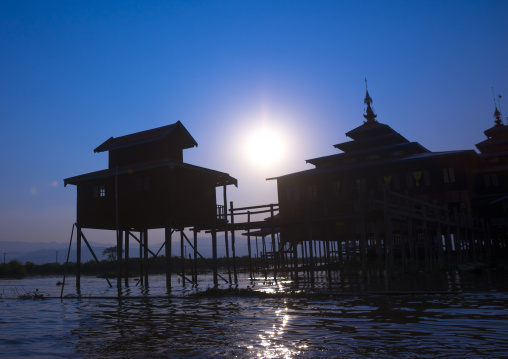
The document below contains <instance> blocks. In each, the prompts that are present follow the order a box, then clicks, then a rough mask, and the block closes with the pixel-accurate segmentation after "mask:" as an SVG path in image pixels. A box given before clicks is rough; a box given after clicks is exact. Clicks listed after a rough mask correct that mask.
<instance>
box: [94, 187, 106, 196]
mask: <svg viewBox="0 0 508 359" xmlns="http://www.w3.org/2000/svg"><path fill="white" fill-rule="evenodd" d="M93 197H94V198H97V197H106V185H105V184H100V185H99V184H96V185H94V186H93Z"/></svg>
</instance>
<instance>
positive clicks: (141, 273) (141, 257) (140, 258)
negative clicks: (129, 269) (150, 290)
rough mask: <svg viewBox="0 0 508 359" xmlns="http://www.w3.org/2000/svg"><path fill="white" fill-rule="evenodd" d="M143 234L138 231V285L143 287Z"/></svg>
mask: <svg viewBox="0 0 508 359" xmlns="http://www.w3.org/2000/svg"><path fill="white" fill-rule="evenodd" d="M144 236H145V234H144V232H143V231H142V230H141V231H139V283H140V284H141V286H144V285H145V276H144V275H143V242H144Z"/></svg>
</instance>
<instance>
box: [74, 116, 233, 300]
mask: <svg viewBox="0 0 508 359" xmlns="http://www.w3.org/2000/svg"><path fill="white" fill-rule="evenodd" d="M195 146H196V147H197V142H196V141H195V140H194V138H192V136H191V135H190V133H189V132H188V131H187V130H186V128H185V127H184V126H183V125H182V123H181V122H180V121H178V122H176V123H174V124H171V125H167V126H163V127H159V128H154V129H151V130H147V131H142V132H137V133H133V134H130V135H126V136H121V137H116V138H115V137H111V138H109V139H108V140H106V141H105V142H104V143H102V144H101V145H100V146H98V147H97V148H96V149H95V150H94V152H105V151H108V153H109V166H108V168H107V169H105V170H101V171H97V172H92V173H86V174H83V175H80V176H75V177H70V178H67V179H65V180H64V184H65V185H67V184H72V185H75V186H76V187H77V220H76V229H77V254H78V255H77V278H76V286H77V287H78V289H79V288H80V262H81V255H80V253H81V243H82V240H84V241H85V243H86V244H87V245H88V241H87V240H86V238H85V237H84V235H83V229H84V228H94V229H102V230H114V231H116V234H117V241H116V245H117V258H118V280H117V285H118V287H120V286H121V276H122V273H123V274H124V275H125V281H126V283H127V277H128V268H126V266H127V263H128V261H127V260H128V258H129V255H130V254H129V248H130V246H129V240H130V239H131V238H134V239H135V240H136V241H138V242H139V245H140V247H139V248H140V258H142V260H140V262H141V263H144V264H145V265H144V266H143V265H142V266H141V267H140V280H141V281H143V280H144V281H145V282H146V283H145V284H148V276H147V266H146V263H147V258H148V256H149V249H148V230H150V229H155V228H164V229H165V244H164V246H165V251H164V252H163V253H164V254H165V257H166V268H167V271H166V278H167V279H166V284H167V288H168V290H170V288H171V256H172V254H171V238H172V234H173V233H174V231H175V230H176V231H179V232H180V234H181V241H182V243H183V241H184V236H185V234H184V232H183V231H184V229H185V228H190V227H191V228H192V229H193V230H194V237H195V238H194V242H192V241H190V240H189V239H187V238H186V236H185V240H187V241H188V242H189V245H190V246H191V247H192V248H193V250H194V253H195V254H194V256H195V257H196V252H197V248H196V246H197V244H196V243H197V242H196V233H197V232H198V231H200V230H209V231H211V234H212V246H213V249H214V254H215V256H214V257H215V259H216V252H217V249H216V247H217V241H216V228H217V227H218V223H221V222H224V221H226V216H225V213H226V212H225V206H226V203H227V202H226V201H227V199H226V198H227V196H226V188H227V186H228V185H235V186H237V180H236V179H235V178H233V177H231V176H230V175H229V174H227V173H223V172H219V171H215V170H211V169H208V168H203V167H198V166H194V165H191V164H188V163H185V162H184V161H183V150H184V149H188V148H192V147H195ZM217 187H222V188H223V193H224V204H223V205H218V204H217V200H216V189H217ZM136 234H138V235H136ZM182 248H183V247H182ZM182 255H183V254H182ZM213 269H214V275H215V278H214V279H215V281H216V278H217V268H213ZM179 274H180V275H181V276H184V273H179ZM184 278H185V277H184ZM191 281H192V280H191Z"/></svg>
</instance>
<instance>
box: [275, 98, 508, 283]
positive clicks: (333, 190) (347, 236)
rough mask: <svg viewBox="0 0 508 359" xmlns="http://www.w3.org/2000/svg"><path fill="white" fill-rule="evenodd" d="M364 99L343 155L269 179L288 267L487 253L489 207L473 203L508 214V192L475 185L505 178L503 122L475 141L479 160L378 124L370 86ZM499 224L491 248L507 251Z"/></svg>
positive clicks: (431, 262)
mask: <svg viewBox="0 0 508 359" xmlns="http://www.w3.org/2000/svg"><path fill="white" fill-rule="evenodd" d="M364 103H365V106H366V113H365V115H364V118H365V121H364V122H363V124H361V125H360V126H358V127H357V128H355V129H353V130H351V131H349V132H347V133H346V136H347V137H349V138H351V141H347V142H343V143H339V144H337V145H335V146H334V147H335V148H337V149H338V150H341V151H342V152H341V153H337V154H333V155H330V156H325V157H319V158H314V159H310V160H307V162H308V163H310V164H312V165H314V166H315V168H313V169H310V170H306V171H301V172H297V173H291V174H287V175H282V176H279V177H274V178H271V179H274V180H276V181H277V191H278V201H279V202H278V203H279V209H280V229H281V233H280V236H281V248H282V250H284V251H285V252H288V251H289V252H290V253H293V256H292V259H291V261H292V262H293V264H292V267H293V268H295V269H296V271H298V270H305V271H307V270H308V272H310V273H313V272H314V271H315V270H316V268H317V266H318V265H319V266H320V267H321V268H328V269H329V270H330V268H333V267H334V266H336V265H339V266H342V265H344V264H346V263H354V262H358V263H360V264H361V266H362V267H363V268H365V267H366V266H368V265H372V264H374V263H377V267H378V268H384V269H390V268H395V267H397V268H405V269H410V268H411V267H415V266H420V269H421V268H424V269H427V270H429V269H433V268H444V267H446V266H449V265H451V264H453V263H458V262H465V261H470V260H477V259H480V258H485V255H487V254H488V253H489V252H491V251H492V248H491V246H492V241H491V240H490V236H491V234H490V224H491V223H490V222H491V221H490V219H492V216H493V214H494V213H490V214H489V213H486V212H485V211H483V210H482V208H481V207H480V206H479V204H480V203H483V204H484V205H488V208H489V209H492V210H494V212H496V213H497V214H498V215H499V214H501V216H503V215H504V216H506V212H507V209H508V196H507V195H508V188H507V186H504V187H503V188H501V187H500V186H498V187H497V190H495V191H494V190H493V189H492V188H489V189H485V188H483V189H479V188H478V179H479V172H478V171H479V169H480V170H481V171H483V172H482V176H484V175H487V174H488V175H489V178H488V179H490V180H491V181H490V182H489V183H490V184H491V187H492V184H493V182H492V181H493V180H494V179H499V181H501V176H503V178H504V177H505V176H506V175H505V174H506V169H507V168H508V167H507V166H508V160H507V159H508V155H507V154H508V146H507V144H508V136H507V134H508V131H507V130H506V126H504V125H502V124H501V123H499V124H497V125H496V126H497V127H494V128H492V129H490V130H488V131H486V135H487V136H488V137H489V140H487V141H485V142H483V143H481V144H478V145H477V146H478V148H479V149H480V151H482V154H481V156H479V155H478V154H477V153H476V152H475V151H474V150H459V151H447V152H432V151H429V150H428V149H426V148H425V147H423V146H422V145H420V144H419V143H417V142H411V141H409V140H407V139H406V138H405V137H403V136H402V135H401V134H399V133H398V132H396V131H394V130H393V129H392V128H391V127H390V126H388V125H386V124H383V123H380V122H378V121H377V119H376V117H377V115H376V114H375V113H374V110H373V108H372V98H371V97H370V95H369V93H368V91H367V92H366V96H365V101H364ZM496 134H497V135H496ZM495 135H496V136H497V137H495ZM494 137H495V138H494ZM488 149H490V150H491V151H489V150H488ZM493 152H495V153H496V155H493ZM501 154H502V156H501ZM489 160H490V161H491V162H492V161H494V162H492V163H490V164H489V163H488V161H489ZM486 161H487V162H486ZM495 164H497V165H495ZM493 166H497V167H493ZM501 173H502V174H501ZM493 174H495V175H494V176H493ZM496 183H497V182H496ZM505 183H508V182H505ZM489 191H490V192H489ZM494 192H495V193H494ZM493 194H495V195H494V196H493ZM480 200H482V201H480ZM495 201H499V204H498V205H497V206H496V205H495V203H494V202H495ZM500 206H501V207H502V211H500V210H499V207H500ZM504 219H505V221H506V217H504ZM499 220H500V219H499ZM500 228H501V230H504V231H505V232H504V233H503V234H502V235H500V238H501V236H502V238H504V239H503V240H501V239H500V240H499V241H498V242H496V246H497V247H496V248H501V247H502V248H504V250H506V245H507V243H506V226H505V227H500ZM298 268H301V269H298ZM414 269H418V268H414ZM328 274H329V276H331V272H329V273H328ZM295 278H298V273H296V277H295ZM311 279H312V278H311Z"/></svg>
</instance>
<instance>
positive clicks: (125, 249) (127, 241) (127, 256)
mask: <svg viewBox="0 0 508 359" xmlns="http://www.w3.org/2000/svg"><path fill="white" fill-rule="evenodd" d="M129 234H130V232H129V231H125V243H124V247H125V248H124V252H125V261H124V267H125V270H124V274H125V286H126V287H128V286H129Z"/></svg>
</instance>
